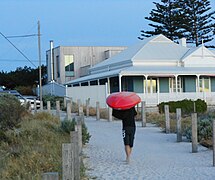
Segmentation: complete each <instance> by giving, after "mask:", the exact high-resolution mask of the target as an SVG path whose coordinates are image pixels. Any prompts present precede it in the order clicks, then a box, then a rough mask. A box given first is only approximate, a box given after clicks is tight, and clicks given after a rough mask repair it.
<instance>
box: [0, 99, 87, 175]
mask: <svg viewBox="0 0 215 180" xmlns="http://www.w3.org/2000/svg"><path fill="white" fill-rule="evenodd" d="M0 115H1V116H0V137H1V139H0V162H1V163H0V179H41V175H42V173H44V172H59V174H60V176H62V143H69V142H70V131H72V130H74V129H75V124H76V122H75V120H72V121H68V120H65V121H60V120H59V118H58V117H56V116H53V115H51V114H49V113H46V112H41V113H36V114H35V115H32V114H30V113H28V112H27V111H26V110H25V108H24V107H23V106H21V105H20V102H19V101H18V100H17V99H16V98H14V97H13V96H10V95H3V96H0ZM90 137H91V136H90V134H89V133H88V131H87V127H86V125H85V124H83V125H82V141H83V144H86V143H88V142H89V139H90ZM84 169H85V168H84V167H83V164H82V167H81V171H82V172H81V173H82V175H84Z"/></svg>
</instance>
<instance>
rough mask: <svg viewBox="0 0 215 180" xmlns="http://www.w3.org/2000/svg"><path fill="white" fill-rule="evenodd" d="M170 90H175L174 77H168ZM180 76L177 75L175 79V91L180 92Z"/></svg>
mask: <svg viewBox="0 0 215 180" xmlns="http://www.w3.org/2000/svg"><path fill="white" fill-rule="evenodd" d="M169 80H170V83H169V85H170V92H176V81H175V78H170V79H169ZM181 81H182V80H181V78H180V77H178V79H177V92H182V82H181Z"/></svg>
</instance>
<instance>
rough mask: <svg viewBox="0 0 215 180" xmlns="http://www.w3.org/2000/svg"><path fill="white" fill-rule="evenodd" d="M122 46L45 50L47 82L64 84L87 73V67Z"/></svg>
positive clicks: (115, 51) (109, 55) (69, 47)
mask: <svg viewBox="0 0 215 180" xmlns="http://www.w3.org/2000/svg"><path fill="white" fill-rule="evenodd" d="M126 48H127V47H124V46H58V47H55V48H54V47H53V42H52V41H51V42H50V49H49V50H48V51H46V64H47V74H48V82H52V81H55V82H57V83H59V84H65V83H67V82H68V81H71V80H74V79H77V78H80V77H84V76H86V75H89V68H91V67H92V66H94V65H95V64H98V63H99V62H102V61H104V60H106V59H108V58H110V57H112V56H114V55H115V54H118V53H119V52H121V51H122V50H124V49H126Z"/></svg>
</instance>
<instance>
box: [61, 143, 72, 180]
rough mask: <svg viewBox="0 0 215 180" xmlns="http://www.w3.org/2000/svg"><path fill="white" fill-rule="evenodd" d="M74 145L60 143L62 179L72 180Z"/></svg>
mask: <svg viewBox="0 0 215 180" xmlns="http://www.w3.org/2000/svg"><path fill="white" fill-rule="evenodd" d="M74 155H75V153H74V145H72V144H70V143H67V144H62V161H63V162H62V166H63V178H62V179H63V180H74V158H75V156H74Z"/></svg>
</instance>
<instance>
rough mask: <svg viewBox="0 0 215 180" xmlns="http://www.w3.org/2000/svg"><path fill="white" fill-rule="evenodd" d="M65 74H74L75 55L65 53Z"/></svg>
mask: <svg viewBox="0 0 215 180" xmlns="http://www.w3.org/2000/svg"><path fill="white" fill-rule="evenodd" d="M64 61H65V76H74V56H73V55H65V56H64Z"/></svg>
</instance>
